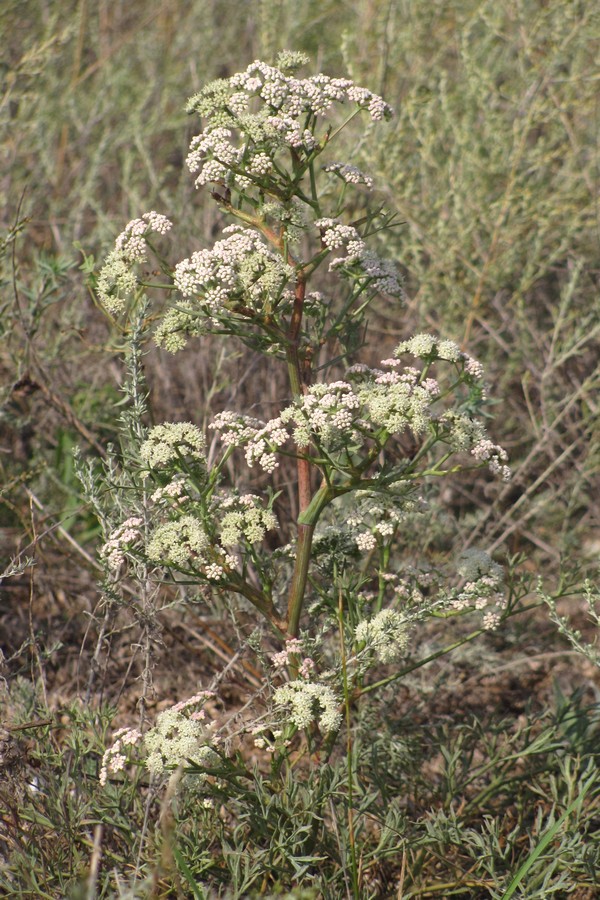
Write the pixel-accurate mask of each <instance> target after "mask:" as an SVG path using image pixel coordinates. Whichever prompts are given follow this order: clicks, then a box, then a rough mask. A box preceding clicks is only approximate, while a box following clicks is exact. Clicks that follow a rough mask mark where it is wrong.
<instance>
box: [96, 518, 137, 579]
mask: <svg viewBox="0 0 600 900" xmlns="http://www.w3.org/2000/svg"><path fill="white" fill-rule="evenodd" d="M142 524H143V520H142V519H140V518H139V516H132V517H131V518H129V519H127V520H126V521H125V522H123V523H122V524H121V525H119V527H118V528H116V529H115V530H114V531H113V532H112V533H111V535H110V537H109V539H108V540H107V541H106V543H105V544H103V546H102V547H101V548H100V555H101V556H102V557H103V558H104V559H105V560H106V563H107V565H108V568H109V569H111V570H112V571H116V570H117V569H119V568H120V567H121V565H122V564H123V562H124V561H125V554H126V550H127V549H128V548H129V547H131V546H132V545H135V544H137V543H138V542H139V541H140V539H141V527H142Z"/></svg>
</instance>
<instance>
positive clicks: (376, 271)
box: [315, 218, 404, 299]
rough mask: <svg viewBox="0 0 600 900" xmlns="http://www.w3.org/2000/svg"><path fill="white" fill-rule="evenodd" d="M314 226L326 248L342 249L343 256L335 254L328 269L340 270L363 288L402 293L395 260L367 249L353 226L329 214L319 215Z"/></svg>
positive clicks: (400, 296)
mask: <svg viewBox="0 0 600 900" xmlns="http://www.w3.org/2000/svg"><path fill="white" fill-rule="evenodd" d="M315 227H316V228H318V229H319V230H320V232H321V240H322V242H323V244H324V246H325V247H327V248H328V249H329V250H332V251H333V250H339V249H341V248H344V249H345V252H346V255H345V256H336V257H335V258H334V259H333V260H332V262H331V263H330V264H329V268H330V270H331V271H334V270H339V271H340V272H341V273H342V274H343V275H345V276H346V277H348V278H352V279H354V280H355V281H357V282H358V283H359V284H360V286H361V287H362V288H363V289H364V288H366V287H368V288H369V289H370V290H373V291H377V292H378V293H380V294H387V295H388V296H390V297H398V298H400V299H402V298H403V297H404V290H403V288H402V279H401V277H400V273H399V272H398V269H397V268H396V266H395V265H394V263H393V262H391V261H390V260H386V259H381V258H380V257H379V256H377V254H376V253H373V251H371V250H367V246H366V244H365V242H364V240H363V239H362V237H361V236H360V234H359V232H358V231H357V229H356V228H354V227H353V226H352V225H344V224H342V223H341V222H338V221H337V219H328V218H325V219H318V220H317V221H316V222H315Z"/></svg>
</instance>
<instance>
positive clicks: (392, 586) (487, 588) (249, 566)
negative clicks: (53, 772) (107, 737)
mask: <svg viewBox="0 0 600 900" xmlns="http://www.w3.org/2000/svg"><path fill="white" fill-rule="evenodd" d="M304 63H305V60H304V58H303V57H301V55H300V54H295V53H282V54H281V55H280V57H279V59H278V61H277V64H276V65H275V66H269V65H266V64H265V63H262V62H254V63H252V64H251V65H250V66H249V67H248V68H247V69H246V71H245V72H242V73H240V74H237V75H234V76H233V77H231V78H227V79H221V80H219V81H216V82H213V83H212V84H209V85H208V86H207V87H205V88H204V89H203V90H202V91H200V93H198V94H197V95H195V96H194V97H192V98H191V100H190V101H189V104H188V110H189V111H190V112H191V113H197V114H199V115H200V116H201V117H202V118H203V130H202V132H201V133H200V134H198V135H197V136H196V137H194V138H193V139H192V142H191V147H190V153H189V156H188V159H187V163H188V167H189V169H190V171H191V172H192V173H194V175H195V176H196V185H197V186H198V187H205V186H208V187H209V189H210V191H211V195H212V197H213V198H214V200H215V202H216V203H217V204H218V206H219V207H220V209H221V210H222V211H223V213H226V214H227V215H228V216H230V217H231V218H233V219H234V223H233V224H231V225H228V226H227V227H226V228H225V229H224V237H223V238H222V239H221V240H218V241H217V242H216V243H215V244H214V245H213V246H212V247H211V248H205V249H199V250H197V251H196V252H194V253H192V255H191V256H190V257H189V258H186V259H183V260H181V261H179V262H177V263H176V264H175V265H169V264H167V263H166V262H165V261H164V259H163V258H162V256H161V255H160V253H159V251H158V248H157V246H156V244H155V241H156V238H155V235H158V238H159V239H161V238H162V236H164V235H166V234H167V233H168V232H169V231H170V229H171V227H172V226H171V223H170V221H169V220H167V219H166V218H165V217H164V216H162V215H159V214H158V213H156V212H151V213H147V214H145V215H144V216H142V217H141V218H138V219H135V220H134V221H133V222H130V223H129V224H128V225H127V226H126V228H125V230H124V231H123V233H122V234H121V235H120V236H119V237H118V238H117V241H116V244H115V248H114V250H113V251H112V252H111V253H110V254H109V256H108V258H107V260H106V264H105V266H104V268H103V269H102V271H101V273H100V275H99V278H98V282H97V288H98V296H99V298H100V301H101V303H102V305H103V306H104V308H105V309H106V310H107V312H108V313H109V314H110V315H111V316H113V317H115V318H116V319H119V318H121V319H124V320H125V321H127V320H130V321H132V322H139V321H140V317H141V319H142V320H143V318H144V315H145V310H146V308H147V304H148V303H149V302H150V299H149V298H150V296H151V293H152V291H153V289H156V290H159V291H165V290H166V291H168V293H169V297H170V299H169V302H168V303H167V305H166V309H164V310H163V311H162V312H161V313H160V315H158V318H157V317H156V316H155V317H154V331H153V338H154V340H155V342H156V343H157V344H158V345H159V346H161V347H164V348H166V350H168V351H170V352H172V353H175V352H178V351H180V350H182V349H183V348H184V347H185V346H186V344H187V343H188V341H189V339H190V338H192V337H194V336H198V335H202V334H208V333H213V334H217V335H221V336H233V337H235V338H237V339H239V340H241V341H242V342H243V343H244V344H246V345H247V346H248V347H250V348H251V349H252V350H254V351H258V353H260V354H263V355H268V356H271V357H275V358H276V359H277V360H281V362H282V367H283V369H284V371H285V372H286V373H287V385H288V388H287V397H286V399H285V402H284V403H283V404H282V407H281V409H280V410H279V412H278V415H276V416H275V417H271V418H265V419H259V418H256V417H251V416H249V415H246V414H245V413H244V412H239V411H232V410H226V411H223V412H221V413H219V414H218V415H216V416H215V418H214V420H213V421H212V422H211V424H210V426H209V428H210V430H211V431H212V432H214V433H215V435H216V436H217V441H218V443H217V450H214V449H213V451H212V452H211V455H210V461H209V456H208V453H207V444H206V440H207V436H206V435H205V434H204V433H203V432H202V431H201V429H200V428H199V426H198V425H196V424H194V423H191V422H178V423H164V424H161V425H157V426H155V427H152V428H146V427H145V426H144V425H143V424H142V421H143V415H141V413H143V408H142V407H140V409H139V410H138V412H140V415H138V416H137V417H136V424H135V429H134V430H135V439H136V441H137V444H136V446H137V451H134V452H130V453H129V457H128V465H129V466H130V467H131V468H132V470H135V472H136V473H137V474H136V479H135V486H136V490H135V491H131V490H129V489H128V491H127V503H126V504H120V508H122V507H123V506H126V508H123V509H122V514H121V513H119V517H118V518H117V519H115V516H114V514H113V513H108V512H107V511H106V508H105V509H104V521H105V528H106V540H105V543H104V546H103V548H102V551H101V556H102V559H103V561H104V563H105V567H106V571H107V580H108V582H109V583H110V585H111V590H112V591H113V592H115V591H118V587H119V584H120V582H121V580H122V579H123V577H124V575H125V572H126V569H127V567H128V566H130V567H133V570H135V569H136V567H138V569H137V571H138V573H139V571H140V570H139V567H140V566H142V567H143V571H144V578H150V579H153V580H154V581H155V582H157V583H159V584H160V583H161V582H162V581H164V580H165V579H169V578H170V579H172V580H174V581H177V580H178V579H180V580H182V581H185V582H187V583H189V582H193V583H194V584H197V585H203V586H205V589H206V590H209V591H214V592H216V593H219V594H221V595H226V596H228V597H231V596H237V597H238V598H241V599H240V602H242V603H243V602H247V603H249V604H251V606H252V607H254V609H255V611H257V612H258V613H259V614H260V615H261V616H262V617H264V619H265V620H266V621H267V622H268V623H269V625H270V626H271V628H272V630H273V633H274V634H275V635H276V636H278V637H279V639H280V640H281V641H283V642H284V643H285V648H286V649H285V650H282V651H281V654H279V655H278V660H276V661H275V669H276V671H281V670H282V659H283V661H284V664H285V666H287V671H288V673H289V675H288V680H287V681H286V682H285V683H283V684H281V685H280V686H279V687H277V688H276V690H275V691H274V693H273V697H274V703H275V706H276V707H277V708H279V709H280V710H287V711H288V713H287V714H288V716H289V717H288V720H287V722H288V728H287V730H286V729H285V728H283V729H281V730H279V731H278V734H280V735H281V740H282V741H283V744H281V746H287V744H286V741H287V742H289V734H290V731H289V728H290V727H292V729H294V728H295V729H306V728H308V727H309V726H311V724H312V723H314V725H315V727H316V728H318V729H319V730H320V731H321V732H324V733H335V732H336V731H337V730H338V729H339V728H340V725H341V722H342V716H341V713H340V702H341V695H342V693H343V695H344V696H345V697H346V699H347V698H348V697H350V696H351V695H352V696H358V693H360V691H361V690H368V685H367V686H366V687H365V683H364V677H365V673H366V672H367V671H368V670H369V669H370V668H371V667H373V666H375V665H382V664H387V665H389V664H391V663H393V662H394V661H395V660H397V659H398V658H399V657H401V656H402V655H405V654H406V653H407V652H408V648H409V647H410V634H411V629H412V628H413V626H414V624H415V623H416V622H417V621H419V620H421V619H423V618H424V617H425V616H430V615H435V616H443V617H451V616H455V615H464V614H465V613H466V612H468V611H470V610H475V611H479V612H480V613H481V616H482V627H483V628H494V627H496V626H497V624H498V623H499V621H500V618H501V617H502V615H503V614H504V613H505V611H506V602H507V601H506V597H505V592H504V590H503V587H502V580H503V576H502V570H501V567H500V566H498V565H497V564H496V563H495V562H493V561H492V559H491V558H490V557H489V556H488V555H487V554H485V553H483V552H480V551H470V552H468V553H467V554H466V555H465V554H463V556H462V557H461V559H460V560H459V562H458V564H457V565H456V566H454V573H453V574H452V573H450V576H449V575H448V571H447V569H444V567H437V568H434V567H432V566H429V565H426V564H425V563H423V565H419V566H417V567H410V566H406V565H403V563H402V560H401V548H402V536H403V534H404V533H405V532H406V531H407V530H411V529H413V528H414V526H415V523H417V522H418V520H419V517H420V516H422V515H423V511H424V508H425V506H426V502H427V498H426V496H425V493H424V492H425V490H426V488H427V485H428V484H429V483H431V482H433V481H435V480H436V479H439V478H443V477H445V476H448V475H450V474H452V473H456V472H459V471H462V470H466V469H471V468H480V467H487V468H488V469H489V471H490V472H491V473H492V475H494V476H497V477H500V478H501V479H505V480H506V479H508V478H509V475H510V473H509V469H508V467H507V465H506V459H507V456H506V453H505V451H504V450H503V449H502V448H501V447H500V446H498V445H497V444H495V443H494V442H493V441H492V440H491V439H490V438H489V436H488V433H487V430H486V427H485V425H484V422H483V420H482V418H480V417H479V415H478V413H479V411H480V409H481V406H482V404H483V403H484V401H485V399H486V391H485V385H484V380H483V371H482V368H481V366H480V364H479V363H478V362H477V361H476V360H474V359H472V358H471V357H470V356H469V355H468V354H466V353H465V352H464V351H463V350H461V349H460V348H459V347H458V346H457V345H456V344H455V343H454V342H453V341H450V340H445V339H442V338H439V337H437V336H434V335H430V334H417V335H415V336H413V337H412V338H410V339H409V340H405V341H402V342H401V343H400V344H399V345H398V346H397V347H396V348H395V350H394V351H393V354H392V355H391V356H389V357H388V358H385V359H383V360H382V361H381V362H380V363H379V364H378V365H376V366H374V367H373V366H369V365H366V364H364V363H361V362H357V361H356V353H357V351H358V349H359V348H360V345H361V335H362V334H363V332H364V327H365V317H366V314H367V311H368V307H369V305H370V304H371V302H372V301H373V299H374V298H375V297H376V296H378V295H379V296H383V297H385V298H387V302H388V303H389V304H391V305H392V306H393V308H395V309H396V310H398V311H399V310H400V309H401V306H402V302H403V289H402V279H401V277H400V273H399V271H398V269H397V268H396V266H395V264H394V263H393V262H390V261H388V260H385V259H382V258H380V256H379V255H378V254H377V252H376V250H375V249H373V248H372V246H371V244H372V243H373V241H374V240H375V238H376V235H377V232H378V231H380V230H382V229H385V228H386V227H389V226H390V224H391V217H390V216H389V215H388V214H387V213H385V212H384V210H383V209H375V210H373V208H372V205H371V204H370V201H369V194H370V193H371V192H372V191H373V189H374V184H373V179H372V178H371V177H370V176H369V175H367V174H365V173H363V172H361V171H360V170H359V169H358V168H356V167H355V166H353V165H349V164H346V163H343V162H337V161H335V160H333V161H332V160H331V159H330V158H329V157H330V152H331V150H332V148H333V146H334V145H335V140H336V137H337V136H338V135H339V134H340V132H341V131H342V129H344V128H345V127H347V126H348V124H349V123H350V122H351V121H352V120H353V119H355V118H356V117H357V116H359V115H361V114H363V113H365V114H366V115H367V116H368V117H369V119H370V121H371V125H373V124H375V123H379V122H382V121H384V120H385V119H387V118H389V117H390V116H391V115H392V110H391V108H390V107H389V106H388V105H387V103H385V101H384V100H383V99H382V98H381V97H378V96H376V95H375V94H373V93H371V92H370V91H369V90H367V89H365V88H361V87H357V86H356V85H355V84H354V83H353V82H351V81H349V80H347V79H343V78H329V77H327V76H325V75H317V76H313V77H309V78H304V79H303V78H299V77H298V76H297V70H298V69H299V67H300V66H301V65H302V64H304ZM371 125H370V126H369V127H371ZM322 157H324V158H326V159H327V161H326V162H323V161H322ZM356 192H358V195H357V194H356ZM361 203H362V204H363V206H364V207H365V212H364V214H361V215H358V216H357V215H356V214H355V213H354V212H353V211H354V210H356V207H357V205H360V204H361ZM149 253H152V254H154V255H155V256H156V258H157V260H158V263H159V266H160V268H161V269H162V271H163V273H164V275H165V276H166V279H163V281H161V282H160V283H153V282H149V281H148V280H147V276H146V275H145V274H144V273H143V272H141V271H140V268H139V267H140V263H145V261H146V259H147V256H148V254H149ZM165 281H166V283H165ZM136 328H138V329H139V326H136ZM134 355H135V354H134ZM136 358H137V357H136ZM328 379H329V380H328ZM213 443H214V442H213ZM240 450H241V451H242V452H243V455H244V458H245V463H246V465H247V467H248V469H249V470H251V471H253V472H254V473H256V475H257V482H258V483H259V485H260V484H263V483H264V479H265V477H269V478H271V479H272V482H273V483H272V487H271V488H270V489H269V491H268V492H266V493H265V490H264V488H261V487H259V488H257V490H256V492H249V491H247V490H246V489H240V488H237V487H236V485H235V484H230V483H228V479H227V477H226V473H227V472H228V471H230V469H229V468H228V463H229V461H230V459H231V457H232V455H233V454H234V453H236V452H237V451H240ZM290 460H291V461H292V464H293V466H294V480H295V494H296V500H295V508H294V506H293V504H292V505H291V506H287V507H286V505H285V503H284V501H283V499H282V498H281V495H280V490H279V487H280V486H279V484H278V481H277V478H278V471H281V469H280V467H282V468H285V471H286V477H289V470H290ZM282 463H283V464H284V465H283V466H282ZM248 477H249V476H247V477H246V478H245V479H244V481H245V482H247V478H248ZM113 483H114V479H113ZM282 516H285V517H286V520H287V524H286V527H285V529H282V533H285V534H290V533H291V535H292V540H291V541H289V542H287V543H285V542H284V540H282V539H280V540H277V537H276V533H277V531H278V529H279V528H280V525H279V520H280V518H281V517H282ZM290 521H292V522H293V523H294V524H293V526H292V527H290V524H289V523H290ZM267 538H268V541H267ZM308 605H310V610H311V621H310V626H308V625H307V628H306V632H305V634H304V635H303V636H301V629H302V626H303V622H304V621H305V620H304V618H303V616H304V613H305V612H306V610H307V607H308ZM332 622H333V623H336V627H338V626H339V628H340V629H341V632H340V633H341V634H342V639H343V640H342V644H343V654H342V656H343V665H341V664H337V665H334V666H333V667H332V668H331V667H330V668H329V669H325V670H324V671H320V661H319V660H318V659H316V658H313V654H312V651H311V653H308V655H306V656H304V660H303V661H302V656H303V654H304V653H305V652H306V651H305V648H306V646H307V644H306V642H307V641H308V644H311V642H313V645H314V641H315V640H316V636H317V634H318V633H319V632H323V630H326V629H327V628H328V627H330V625H331V623H332ZM317 623H318V624H317ZM316 655H317V656H318V654H316ZM338 663H339V661H338ZM340 666H341V668H340ZM340 672H342V675H343V677H342V675H340ZM391 677H394V676H391ZM178 715H180V718H181V714H180V713H178ZM185 723H187V724H185ZM185 723H184V725H185V727H184V728H183V731H182V733H184V736H185V739H186V740H187V739H188V737H189V735H190V734H191V735H192V738H193V740H196V737H197V733H199V731H198V729H199V728H200V726H199V725H197V724H194V722H193V721H192V720H188V719H187V718H186V719H185ZM180 731H181V729H180ZM155 732H156V734H153V736H152V738H151V742H152V740H154V737H156V735H158V736H160V734H161V732H160V728H158V730H156V729H155ZM177 733H178V734H179V731H178V732H177ZM192 733H193V734H192ZM192 738H190V740H192ZM136 740H137V735H136ZM182 740H183V739H182ZM260 740H266V739H264V738H260ZM119 741H120V744H119V747H118V748H117V750H118V752H117V751H115V753H114V754H112V756H111V755H110V754H109V756H108V757H107V765H109V767H110V760H111V759H116V760H117V762H118V764H119V765H121V763H122V752H121V750H122V745H123V744H124V738H123V737H120V738H119ZM157 742H158V743H159V741H158V738H157V741H155V744H156V743H157ZM183 743H185V741H183ZM192 743H193V741H192ZM186 746H187V745H186ZM159 750H160V748H158V746H155V745H154V744H152V753H153V754H154V756H153V757H152V758H153V759H154V760H156V759H158V756H157V754H159ZM162 758H163V757H161V759H162Z"/></svg>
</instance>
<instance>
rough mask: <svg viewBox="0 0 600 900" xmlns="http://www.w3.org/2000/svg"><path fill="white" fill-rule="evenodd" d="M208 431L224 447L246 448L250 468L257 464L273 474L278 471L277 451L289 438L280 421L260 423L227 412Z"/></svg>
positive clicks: (218, 417)
mask: <svg viewBox="0 0 600 900" xmlns="http://www.w3.org/2000/svg"><path fill="white" fill-rule="evenodd" d="M209 428H213V429H215V431H219V432H220V433H221V440H222V441H223V443H224V444H225V445H226V446H236V447H242V446H244V445H245V446H246V451H245V452H246V462H247V464H248V466H249V467H250V468H251V467H252V466H253V465H254V464H255V463H257V464H258V465H259V466H260V467H261V469H263V471H265V472H273V471H274V470H275V469H276V468H277V466H278V465H279V461H278V459H277V455H276V454H277V451H278V449H279V448H280V447H281V446H282V445H283V444H284V443H285V442H286V441H287V440H288V437H289V435H288V432H287V430H286V429H285V427H284V425H283V422H282V420H281V419H280V418H276V419H271V420H270V421H269V422H262V421H261V420H260V419H253V418H251V417H250V416H244V415H242V414H241V413H233V412H227V411H226V412H222V413H219V414H218V415H217V416H215V418H214V421H213V422H212V423H211V424H210V425H209Z"/></svg>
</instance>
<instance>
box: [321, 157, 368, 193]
mask: <svg viewBox="0 0 600 900" xmlns="http://www.w3.org/2000/svg"><path fill="white" fill-rule="evenodd" d="M323 170H324V171H325V172H333V173H334V174H335V175H338V176H339V177H340V178H341V179H342V181H345V182H346V184H364V185H365V186H366V187H367V188H369V190H371V188H372V187H373V179H372V178H371V176H370V175H367V174H366V173H365V172H362V171H361V170H360V169H357V167H356V166H351V165H348V164H346V163H339V162H335V163H329V164H328V165H326V166H323Z"/></svg>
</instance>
